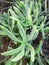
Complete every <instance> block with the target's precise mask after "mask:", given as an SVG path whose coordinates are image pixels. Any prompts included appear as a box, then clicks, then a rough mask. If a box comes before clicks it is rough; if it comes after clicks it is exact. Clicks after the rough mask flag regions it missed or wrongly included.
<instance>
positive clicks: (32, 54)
mask: <svg viewBox="0 0 49 65" xmlns="http://www.w3.org/2000/svg"><path fill="white" fill-rule="evenodd" d="M34 56H35V51H34V48H33V47H32V48H31V61H32V62H34V60H35V57H34Z"/></svg>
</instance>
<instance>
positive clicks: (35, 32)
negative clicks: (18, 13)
mask: <svg viewBox="0 0 49 65" xmlns="http://www.w3.org/2000/svg"><path fill="white" fill-rule="evenodd" d="M38 33H39V32H38V29H37V27H36V26H34V27H33V29H32V31H31V33H30V35H29V38H28V41H30V40H35V39H36V38H37V36H38Z"/></svg>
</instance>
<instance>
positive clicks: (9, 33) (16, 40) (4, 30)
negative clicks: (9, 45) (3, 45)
mask: <svg viewBox="0 0 49 65" xmlns="http://www.w3.org/2000/svg"><path fill="white" fill-rule="evenodd" d="M0 28H1V29H2V30H3V32H4V33H5V34H6V35H7V36H9V37H10V38H11V39H12V40H13V41H14V42H15V44H17V42H21V41H20V40H18V39H17V38H16V37H15V35H14V34H13V33H12V32H11V31H9V30H8V29H7V28H5V27H4V26H0Z"/></svg>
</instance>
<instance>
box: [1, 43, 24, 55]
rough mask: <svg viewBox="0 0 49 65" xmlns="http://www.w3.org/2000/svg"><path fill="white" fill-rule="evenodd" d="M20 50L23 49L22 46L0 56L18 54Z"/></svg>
mask: <svg viewBox="0 0 49 65" xmlns="http://www.w3.org/2000/svg"><path fill="white" fill-rule="evenodd" d="M22 48H23V44H22V45H20V47H18V48H16V49H13V50H10V51H7V52H3V53H1V55H5V56H8V55H13V54H16V53H19V52H20V51H21V49H22Z"/></svg>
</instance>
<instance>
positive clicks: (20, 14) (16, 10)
mask: <svg viewBox="0 0 49 65" xmlns="http://www.w3.org/2000/svg"><path fill="white" fill-rule="evenodd" d="M13 9H14V11H15V12H16V13H17V14H18V16H20V17H22V18H24V16H23V14H22V13H21V11H20V10H19V9H18V8H17V7H15V6H13Z"/></svg>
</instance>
